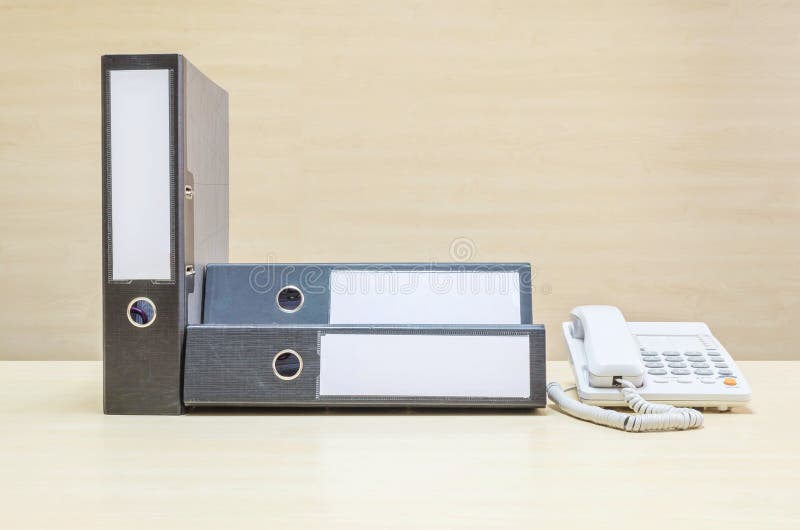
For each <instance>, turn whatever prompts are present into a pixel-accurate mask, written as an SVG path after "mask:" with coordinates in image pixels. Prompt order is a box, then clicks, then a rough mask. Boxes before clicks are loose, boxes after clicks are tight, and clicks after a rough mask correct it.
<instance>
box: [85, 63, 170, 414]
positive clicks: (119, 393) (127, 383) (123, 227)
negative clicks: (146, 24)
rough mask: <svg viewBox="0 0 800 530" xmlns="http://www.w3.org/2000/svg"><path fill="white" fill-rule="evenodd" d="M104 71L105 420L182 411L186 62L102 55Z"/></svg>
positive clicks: (102, 72) (102, 73)
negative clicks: (163, 79) (108, 415)
mask: <svg viewBox="0 0 800 530" xmlns="http://www.w3.org/2000/svg"><path fill="white" fill-rule="evenodd" d="M101 75H102V80H101V82H102V120H103V124H102V131H103V138H102V168H103V223H102V225H103V258H102V259H103V376H104V377H103V385H104V386H103V398H104V399H103V402H104V404H103V407H104V411H105V412H106V413H108V414H179V413H181V412H182V411H183V404H182V400H181V380H182V351H183V344H184V330H185V325H186V304H185V293H186V284H185V274H184V272H185V256H184V251H183V249H184V248H185V243H186V242H185V239H184V229H183V226H184V204H183V203H184V193H183V189H184V185H185V184H184V170H185V167H184V164H185V161H184V152H185V149H184V148H183V146H184V141H185V140H184V137H185V131H184V109H183V93H184V68H183V58H182V57H181V56H179V55H128V56H119V55H117V56H104V57H103V58H102V68H101ZM164 75H166V78H167V83H166V84H165V85H162V84H161V77H162V76H164ZM163 91H165V92H166V94H163ZM164 96H166V98H167V100H168V101H167V103H166V105H163V103H164V102H163V99H162V98H163V97H164ZM147 97H152V100H148V99H146V98H147ZM138 98H143V99H141V100H140V99H138ZM163 112H166V113H167V116H163ZM163 127H166V129H167V130H163ZM153 135H155V136H153ZM159 139H161V140H159ZM162 140H163V141H166V142H167V143H168V145H166V146H164V145H163V144H162V143H160V142H161V141H162ZM162 151H163V152H162ZM164 163H166V164H167V165H168V167H164ZM162 194H166V196H164V195H162ZM164 220H166V223H165V222H163V221H164Z"/></svg>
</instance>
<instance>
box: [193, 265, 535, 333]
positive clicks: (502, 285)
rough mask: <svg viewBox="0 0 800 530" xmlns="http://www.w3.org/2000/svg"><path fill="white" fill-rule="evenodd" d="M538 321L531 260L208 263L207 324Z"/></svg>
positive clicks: (506, 322) (492, 322) (496, 322)
mask: <svg viewBox="0 0 800 530" xmlns="http://www.w3.org/2000/svg"><path fill="white" fill-rule="evenodd" d="M292 293H293V296H294V298H292ZM282 297H284V298H282ZM532 322H533V318H532V298H531V266H530V264H528V263H314V264H280V263H264V264H238V263H237V264H211V265H209V266H208V267H207V269H206V289H205V300H204V314H203V323H205V324H234V325H235V324H279V325H300V324H343V325H348V324H353V325H356V324H363V325H369V324H376V325H379V324H430V325H436V324H442V325H446V324H464V325H482V324H498V325H508V324H531V323H532Z"/></svg>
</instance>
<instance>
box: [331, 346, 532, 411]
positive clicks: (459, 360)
mask: <svg viewBox="0 0 800 530" xmlns="http://www.w3.org/2000/svg"><path fill="white" fill-rule="evenodd" d="M529 340H530V339H529V337H528V336H527V335H523V336H519V335H513V336H511V335H503V336H486V335H472V336H465V335H369V334H338V333H329V334H324V335H322V336H321V337H320V375H319V393H320V396H398V397H402V396H405V397H409V396H412V397H485V398H528V397H530V388H531V385H530V358H529V351H530V346H529Z"/></svg>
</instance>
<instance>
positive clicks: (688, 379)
mask: <svg viewBox="0 0 800 530" xmlns="http://www.w3.org/2000/svg"><path fill="white" fill-rule="evenodd" d="M678 382H679V383H691V382H692V378H691V377H679V378H678Z"/></svg>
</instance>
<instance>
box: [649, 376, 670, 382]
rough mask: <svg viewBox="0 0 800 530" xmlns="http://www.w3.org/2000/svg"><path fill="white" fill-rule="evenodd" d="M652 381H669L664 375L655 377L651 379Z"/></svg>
mask: <svg viewBox="0 0 800 530" xmlns="http://www.w3.org/2000/svg"><path fill="white" fill-rule="evenodd" d="M653 381H655V382H656V383H669V379H666V378H664V377H656V378H655V379H653Z"/></svg>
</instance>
